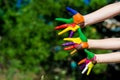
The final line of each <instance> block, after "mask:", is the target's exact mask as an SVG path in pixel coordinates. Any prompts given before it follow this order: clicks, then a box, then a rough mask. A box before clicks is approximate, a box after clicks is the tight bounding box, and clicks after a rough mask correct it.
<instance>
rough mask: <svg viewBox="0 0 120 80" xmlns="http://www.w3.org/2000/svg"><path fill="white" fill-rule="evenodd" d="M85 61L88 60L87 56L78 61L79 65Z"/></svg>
mask: <svg viewBox="0 0 120 80" xmlns="http://www.w3.org/2000/svg"><path fill="white" fill-rule="evenodd" d="M85 61H86V58H84V59H82V60H80V61H79V62H78V65H81V64H82V63H85Z"/></svg>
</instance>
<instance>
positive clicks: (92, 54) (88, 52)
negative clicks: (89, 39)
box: [84, 49, 95, 59]
mask: <svg viewBox="0 0 120 80" xmlns="http://www.w3.org/2000/svg"><path fill="white" fill-rule="evenodd" d="M84 51H85V52H86V54H87V58H88V59H92V58H94V56H95V54H94V53H93V52H90V51H88V50H87V49H84Z"/></svg>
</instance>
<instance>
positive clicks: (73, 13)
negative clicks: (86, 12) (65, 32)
mask: <svg viewBox="0 0 120 80" xmlns="http://www.w3.org/2000/svg"><path fill="white" fill-rule="evenodd" d="M66 10H67V11H69V12H70V13H71V14H72V15H75V14H77V13H78V12H77V11H76V10H74V9H72V8H70V7H66Z"/></svg>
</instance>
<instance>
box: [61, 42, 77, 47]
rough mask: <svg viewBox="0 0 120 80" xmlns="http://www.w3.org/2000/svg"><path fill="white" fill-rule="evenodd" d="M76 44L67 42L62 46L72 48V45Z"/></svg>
mask: <svg viewBox="0 0 120 80" xmlns="http://www.w3.org/2000/svg"><path fill="white" fill-rule="evenodd" d="M74 44H75V43H74V42H67V43H64V44H62V46H70V45H74Z"/></svg>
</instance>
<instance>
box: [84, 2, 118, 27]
mask: <svg viewBox="0 0 120 80" xmlns="http://www.w3.org/2000/svg"><path fill="white" fill-rule="evenodd" d="M118 14H120V2H117V3H113V4H109V5H107V6H105V7H103V8H101V9H99V10H97V11H95V12H92V13H90V14H87V15H85V16H84V20H85V26H86V25H91V24H95V23H98V22H101V21H104V20H105V19H108V18H112V17H114V16H116V15H118Z"/></svg>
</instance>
